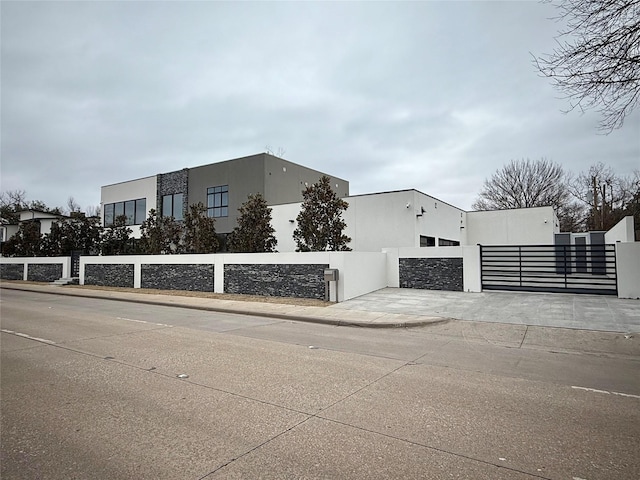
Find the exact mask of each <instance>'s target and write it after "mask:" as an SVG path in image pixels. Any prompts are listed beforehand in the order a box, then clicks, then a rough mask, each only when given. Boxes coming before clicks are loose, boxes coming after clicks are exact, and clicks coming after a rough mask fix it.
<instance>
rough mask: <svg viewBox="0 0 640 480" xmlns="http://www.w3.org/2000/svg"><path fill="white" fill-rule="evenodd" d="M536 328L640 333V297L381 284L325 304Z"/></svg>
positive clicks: (343, 308)
mask: <svg viewBox="0 0 640 480" xmlns="http://www.w3.org/2000/svg"><path fill="white" fill-rule="evenodd" d="M331 308H332V309H333V310H342V311H349V310H355V311H358V312H361V311H367V310H370V309H373V310H375V311H376V312H384V313H405V314H406V313H408V312H412V313H413V314H414V315H425V316H434V317H445V318H454V319H457V320H468V321H473V322H491V323H502V324H514V325H528V326H539V327H555V328H569V329H577V330H597V331H603V332H622V333H637V332H640V300H628V299H621V298H617V297H612V296H606V295H572V294H558V293H521V292H482V293H466V292H444V291H434V290H413V289H406V288H383V289H382V290H378V291H376V292H372V293H368V294H366V295H363V296H361V297H358V298H354V299H353V300H349V301H347V302H344V303H340V304H337V305H334V306H332V307H331Z"/></svg>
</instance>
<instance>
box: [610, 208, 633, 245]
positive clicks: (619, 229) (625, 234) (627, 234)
mask: <svg viewBox="0 0 640 480" xmlns="http://www.w3.org/2000/svg"><path fill="white" fill-rule="evenodd" d="M634 237H635V228H634V221H633V217H632V216H631V215H628V216H626V217H624V218H623V219H622V220H620V221H619V222H618V223H616V225H615V226H614V227H613V228H612V229H611V230H609V231H608V232H607V233H605V234H604V243H616V242H633V241H634V240H635V238H634Z"/></svg>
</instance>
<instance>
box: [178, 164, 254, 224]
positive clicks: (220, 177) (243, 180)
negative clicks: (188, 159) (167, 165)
mask: <svg viewBox="0 0 640 480" xmlns="http://www.w3.org/2000/svg"><path fill="white" fill-rule="evenodd" d="M223 185H228V186H229V212H228V213H229V216H228V217H219V218H216V232H218V233H230V232H231V231H233V228H234V227H235V226H236V225H237V219H238V208H239V207H240V205H242V204H243V203H244V202H246V201H247V198H248V196H249V195H250V194H255V193H260V194H262V195H264V154H259V155H251V156H249V157H243V158H238V159H234V160H227V161H224V162H218V163H213V164H211V165H203V166H200V167H194V168H190V169H189V204H191V205H193V204H197V203H202V204H203V205H204V206H205V207H206V206H207V188H209V187H219V186H223Z"/></svg>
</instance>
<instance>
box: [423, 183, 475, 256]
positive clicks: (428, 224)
mask: <svg viewBox="0 0 640 480" xmlns="http://www.w3.org/2000/svg"><path fill="white" fill-rule="evenodd" d="M422 209H424V210H425V212H424V213H423V214H422V216H421V217H418V216H416V218H417V221H418V235H425V236H429V237H435V239H436V246H437V245H439V243H438V241H439V239H441V238H443V239H446V240H455V241H458V242H460V243H462V242H463V240H464V239H463V238H461V232H462V231H463V229H461V228H460V227H461V226H463V222H464V216H465V215H466V212H465V211H464V210H462V209H460V208H457V207H454V206H452V205H449V204H447V203H444V202H442V201H440V200H438V199H437V198H433V197H431V196H429V195H425V194H424V193H420V192H416V215H418V214H419V213H420V212H422ZM415 246H416V247H419V246H420V239H419V238H418V241H417V244H416V245H415Z"/></svg>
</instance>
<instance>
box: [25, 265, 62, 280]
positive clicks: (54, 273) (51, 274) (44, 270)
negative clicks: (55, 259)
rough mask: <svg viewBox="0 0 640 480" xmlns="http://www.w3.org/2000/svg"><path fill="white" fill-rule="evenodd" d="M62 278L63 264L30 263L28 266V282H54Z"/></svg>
mask: <svg viewBox="0 0 640 480" xmlns="http://www.w3.org/2000/svg"><path fill="white" fill-rule="evenodd" d="M59 278H62V264H59V263H58V264H56V263H30V264H29V265H28V266H27V280H29V281H30V282H53V281H55V280H58V279H59Z"/></svg>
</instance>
